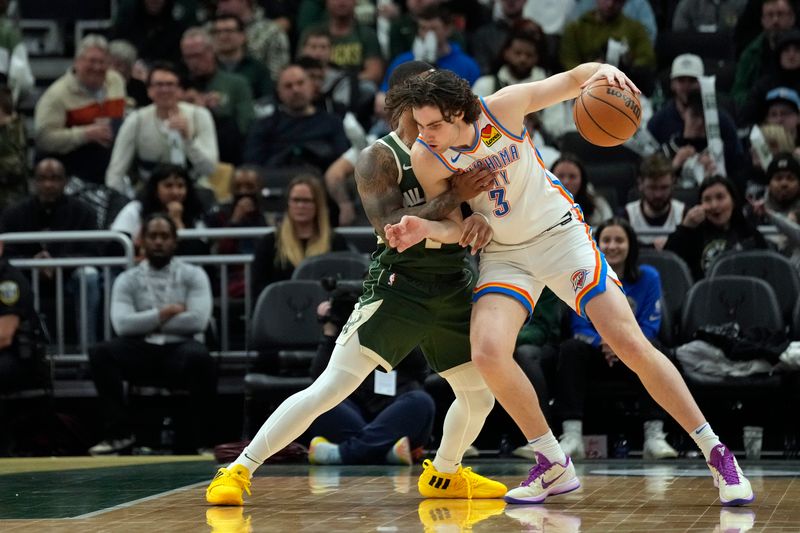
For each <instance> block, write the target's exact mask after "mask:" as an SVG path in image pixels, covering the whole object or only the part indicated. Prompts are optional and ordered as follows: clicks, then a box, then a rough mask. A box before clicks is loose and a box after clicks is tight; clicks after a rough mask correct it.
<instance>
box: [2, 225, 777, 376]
mask: <svg viewBox="0 0 800 533" xmlns="http://www.w3.org/2000/svg"><path fill="white" fill-rule="evenodd" d="M758 229H759V230H760V231H761V232H762V233H763V234H764V235H774V234H776V233H777V230H776V228H775V227H774V226H759V228H758ZM274 231H275V228H273V227H253V228H204V229H184V230H180V231H179V232H178V238H179V239H206V240H218V239H248V238H260V237H262V236H264V235H267V234H269V233H273V232H274ZM336 232H337V233H339V234H341V235H343V236H344V237H345V238H347V236H359V237H365V236H370V235H372V234H373V230H372V228H371V227H369V226H363V227H349V228H337V229H336ZM668 234H669V232H668V231H664V230H652V231H647V232H640V235H642V236H663V235H668ZM56 241H61V242H63V241H70V242H103V243H110V242H116V243H118V244H120V245H121V246H122V250H123V255H122V256H119V257H69V258H48V259H33V258H30V259H11V260H10V261H9V262H10V263H11V264H12V265H14V266H16V267H18V268H21V269H24V270H30V271H31V283H32V289H33V293H34V305H35V307H36V309H37V311H38V310H39V309H40V307H41V290H40V288H41V287H40V276H41V270H42V269H46V268H47V269H54V279H55V306H56V308H55V312H56V316H55V325H56V336H55V339H56V342H55V349H56V353H55V354H54V358H56V359H58V360H63V361H85V360H86V357H87V355H86V354H87V351H88V341H87V327H86V320H87V314H88V312H87V281H86V272H85V271H84V270H83V269H82V268H80V267H96V268H98V269H101V270H102V285H103V328H102V329H103V335H102V337H103V338H104V339H109V338H111V333H112V332H111V321H110V315H109V311H110V302H111V285H112V282H113V279H112V269H114V268H120V269H126V268H130V267H132V266H134V264H135V254H134V245H133V242H132V241H131V239H130V238H129V237H128V236H127V235H126V234H124V233H119V232H116V231H54V232H20V233H3V234H0V242H6V243H40V242H56ZM362 251H365V250H362ZM180 257H181V259H182V260H184V261H186V262H189V263H192V264H196V265H201V266H217V267H219V269H220V276H219V307H220V310H219V324H220V332H219V337H220V339H219V340H220V342H219V350H218V351H215V352H214V354H215V355H217V356H223V357H224V356H246V355H249V354H248V351H249V350H248V349H247V347H246V342H245V343H244V346H245V349H244V350H232V349H231V338H230V327H229V326H230V322H231V298H230V296H229V293H228V282H229V274H230V268H231V267H232V266H239V265H241V266H242V268H243V269H244V310H243V317H242V318H243V321H244V331H245V335H247V334H249V332H250V328H251V327H252V324H251V317H250V310H251V309H252V307H253V304H254V295H253V294H252V287H251V285H252V284H251V281H252V262H253V256H252V254H227V255H221V254H210V255H193V256H180ZM75 268H78V269H79V270H78V279H79V284H78V289H79V290H78V298H79V302H80V306H79V312H78V317H77V318H78V320H79V324H80V325H81V326H80V332H79V352H78V353H65V348H66V346H65V326H64V322H65V313H64V285H65V281H64V270H65V269H75Z"/></svg>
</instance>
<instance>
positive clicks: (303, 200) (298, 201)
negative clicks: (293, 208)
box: [289, 197, 314, 204]
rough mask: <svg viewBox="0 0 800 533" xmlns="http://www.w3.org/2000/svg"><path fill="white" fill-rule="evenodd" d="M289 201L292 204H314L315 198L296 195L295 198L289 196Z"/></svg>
mask: <svg viewBox="0 0 800 533" xmlns="http://www.w3.org/2000/svg"><path fill="white" fill-rule="evenodd" d="M289 203H290V204H313V203H314V199H313V198H297V197H295V198H289Z"/></svg>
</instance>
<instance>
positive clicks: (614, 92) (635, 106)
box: [606, 87, 642, 119]
mask: <svg viewBox="0 0 800 533" xmlns="http://www.w3.org/2000/svg"><path fill="white" fill-rule="evenodd" d="M606 94H610V95H611V96H616V97H617V98H621V99H622V101H623V102H625V107H627V108H628V109H630V110H631V111H632V112H633V114H634V115H635V116H636V118H637V119H640V118H642V110H641V108H640V107H639V103H638V102H637V101H636V100H634V99H633V98H631V97H630V96H628V95H627V94H625V93H623V92H622V91H620V90H619V89H617V88H614V87H609V88H608V89H607V90H606Z"/></svg>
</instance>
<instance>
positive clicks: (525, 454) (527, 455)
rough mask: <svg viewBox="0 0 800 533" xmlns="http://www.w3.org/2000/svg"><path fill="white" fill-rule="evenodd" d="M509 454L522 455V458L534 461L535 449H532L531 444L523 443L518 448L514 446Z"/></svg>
mask: <svg viewBox="0 0 800 533" xmlns="http://www.w3.org/2000/svg"><path fill="white" fill-rule="evenodd" d="M511 455H513V456H514V457H522V458H523V459H527V460H529V461H536V450H534V449H533V446H532V445H530V444H525V445H523V446H520V447H519V448H514V451H512V452H511Z"/></svg>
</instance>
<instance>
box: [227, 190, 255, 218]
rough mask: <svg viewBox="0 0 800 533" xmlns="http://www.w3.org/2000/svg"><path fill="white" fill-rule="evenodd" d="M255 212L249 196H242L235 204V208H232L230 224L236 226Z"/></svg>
mask: <svg viewBox="0 0 800 533" xmlns="http://www.w3.org/2000/svg"><path fill="white" fill-rule="evenodd" d="M255 212H256V203H255V201H254V200H253V198H251V197H250V196H242V197H241V198H239V201H237V202H236V206H235V207H234V208H233V214H231V222H232V223H233V224H238V223H240V222H242V221H243V220H245V219H246V218H247V217H249V216H250V215H252V214H253V213H255Z"/></svg>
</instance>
